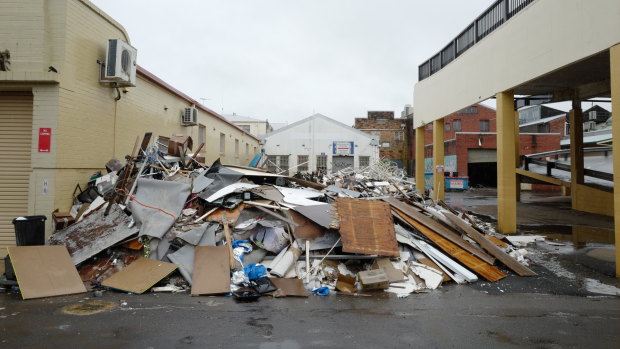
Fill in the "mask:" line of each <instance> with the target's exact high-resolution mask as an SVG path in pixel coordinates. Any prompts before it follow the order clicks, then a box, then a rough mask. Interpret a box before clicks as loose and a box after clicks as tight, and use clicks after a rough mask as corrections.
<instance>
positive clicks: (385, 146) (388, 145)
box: [381, 142, 390, 148]
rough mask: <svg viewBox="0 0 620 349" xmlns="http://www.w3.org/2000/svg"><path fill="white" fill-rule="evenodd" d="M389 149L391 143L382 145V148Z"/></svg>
mask: <svg viewBox="0 0 620 349" xmlns="http://www.w3.org/2000/svg"><path fill="white" fill-rule="evenodd" d="M389 147H390V142H383V143H381V148H389Z"/></svg>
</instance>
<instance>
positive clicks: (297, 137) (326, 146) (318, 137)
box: [264, 114, 379, 174]
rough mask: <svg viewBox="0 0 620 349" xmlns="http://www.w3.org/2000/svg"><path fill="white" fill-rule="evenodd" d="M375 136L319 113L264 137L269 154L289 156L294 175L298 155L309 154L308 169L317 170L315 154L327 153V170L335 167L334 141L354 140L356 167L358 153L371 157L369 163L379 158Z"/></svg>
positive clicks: (356, 166)
mask: <svg viewBox="0 0 620 349" xmlns="http://www.w3.org/2000/svg"><path fill="white" fill-rule="evenodd" d="M372 139H373V136H371V135H369V134H366V133H363V132H361V131H359V130H356V129H354V128H352V127H349V126H347V125H344V124H342V123H340V122H338V121H335V120H332V119H330V118H328V117H326V116H323V115H320V114H316V115H313V116H311V117H309V118H306V119H304V120H301V121H299V122H296V123H294V124H291V125H289V126H287V127H285V128H282V129H279V130H277V131H274V132H272V133H271V134H269V135H267V136H266V137H265V145H264V149H265V153H267V155H290V156H289V167H290V168H291V174H292V173H294V172H296V170H295V169H294V168H293V167H294V166H296V165H298V164H297V155H309V164H308V170H309V171H314V170H316V155H321V154H322V153H324V154H325V155H327V156H328V158H327V171H328V172H329V173H331V170H332V156H333V155H334V154H333V142H334V141H348V142H354V154H353V156H354V167H355V168H356V169H357V168H358V167H359V156H360V155H361V156H369V157H370V163H372V162H373V161H376V160H377V159H378V157H379V148H378V147H377V146H375V145H372V144H371V143H373V142H372Z"/></svg>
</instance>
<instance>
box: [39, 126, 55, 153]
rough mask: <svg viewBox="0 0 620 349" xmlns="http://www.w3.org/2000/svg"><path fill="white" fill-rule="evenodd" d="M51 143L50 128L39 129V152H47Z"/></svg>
mask: <svg viewBox="0 0 620 349" xmlns="http://www.w3.org/2000/svg"><path fill="white" fill-rule="evenodd" d="M51 144H52V129H51V128H40V129H39V153H49V152H50V148H51Z"/></svg>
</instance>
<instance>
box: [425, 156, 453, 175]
mask: <svg viewBox="0 0 620 349" xmlns="http://www.w3.org/2000/svg"><path fill="white" fill-rule="evenodd" d="M456 161H457V156H456V155H446V156H445V157H444V158H443V162H444V166H443V172H450V173H452V172H456V171H457V167H456ZM433 167H434V166H433V158H426V159H424V173H433ZM438 173H439V172H438Z"/></svg>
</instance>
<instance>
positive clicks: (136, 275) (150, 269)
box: [101, 257, 179, 294]
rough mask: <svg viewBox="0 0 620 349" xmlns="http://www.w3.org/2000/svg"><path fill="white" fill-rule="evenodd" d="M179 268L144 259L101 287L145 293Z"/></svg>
mask: <svg viewBox="0 0 620 349" xmlns="http://www.w3.org/2000/svg"><path fill="white" fill-rule="evenodd" d="M178 267H179V266H178V265H176V264H172V263H167V262H162V261H158V260H154V259H149V258H144V257H142V258H139V259H138V260H136V261H135V262H133V263H131V264H129V266H127V267H126V268H125V269H123V270H121V271H119V272H118V273H116V274H114V275H112V276H110V277H109V278H107V279H105V280H104V281H103V282H102V283H101V285H103V286H105V287H110V288H114V289H117V290H120V291H125V292H131V293H138V294H139V293H144V292H146V291H147V290H148V289H149V288H151V287H153V286H154V285H155V284H156V283H158V282H159V281H161V280H162V279H163V278H165V277H166V276H168V274H170V273H172V272H173V271H174V270H175V269H176V268H178Z"/></svg>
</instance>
